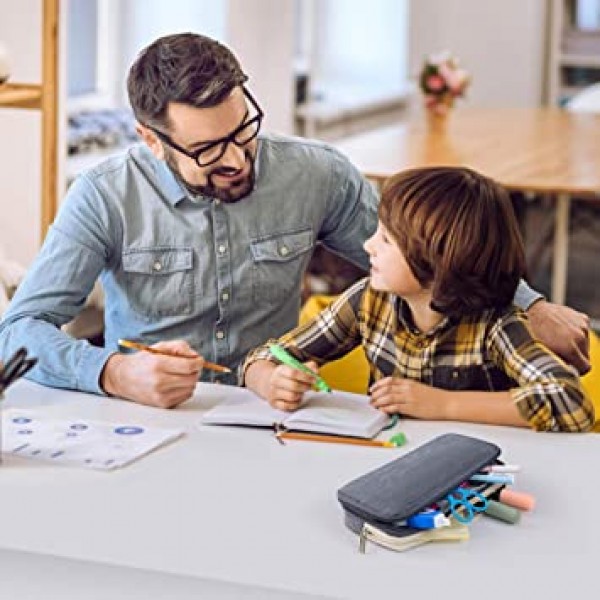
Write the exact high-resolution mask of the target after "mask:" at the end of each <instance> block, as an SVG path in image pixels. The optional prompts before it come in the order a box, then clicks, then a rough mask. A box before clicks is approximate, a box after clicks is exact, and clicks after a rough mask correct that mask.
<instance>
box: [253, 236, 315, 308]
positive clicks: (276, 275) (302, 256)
mask: <svg viewBox="0 0 600 600" xmlns="http://www.w3.org/2000/svg"><path fill="white" fill-rule="evenodd" d="M313 239H314V238H313V232H312V229H310V228H306V229H302V230H298V231H293V232H286V233H278V234H273V235H270V236H268V237H262V238H258V239H254V240H252V241H251V242H250V251H251V252H252V261H253V264H252V294H253V297H254V299H255V300H256V301H258V302H273V303H278V302H281V301H283V300H285V299H286V298H288V297H289V296H290V295H291V294H292V295H293V294H299V293H300V287H301V280H302V275H303V273H304V270H305V269H306V266H307V264H308V260H309V259H310V251H311V250H312V248H313Z"/></svg>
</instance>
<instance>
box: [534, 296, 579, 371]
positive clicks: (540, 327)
mask: <svg viewBox="0 0 600 600" xmlns="http://www.w3.org/2000/svg"><path fill="white" fill-rule="evenodd" d="M527 315H528V316H529V322H530V324H531V330H532V331H533V334H534V335H535V337H536V338H537V339H539V340H540V341H541V342H543V343H544V344H545V345H546V346H548V348H550V350H552V351H553V352H555V353H556V354H558V356H560V357H561V358H562V359H563V360H564V361H566V362H567V363H569V364H571V365H573V366H574V367H575V368H576V369H577V370H578V371H579V373H580V374H581V375H583V374H585V373H587V372H588V371H589V370H590V340H589V337H588V333H589V331H588V330H589V328H590V319H589V317H588V316H587V315H585V314H583V313H580V312H578V311H576V310H573V309H572V308H569V307H568V306H561V305H559V304H552V303H550V302H547V301H546V300H538V301H537V302H535V303H534V304H532V305H531V306H530V307H529V309H528V310H527Z"/></svg>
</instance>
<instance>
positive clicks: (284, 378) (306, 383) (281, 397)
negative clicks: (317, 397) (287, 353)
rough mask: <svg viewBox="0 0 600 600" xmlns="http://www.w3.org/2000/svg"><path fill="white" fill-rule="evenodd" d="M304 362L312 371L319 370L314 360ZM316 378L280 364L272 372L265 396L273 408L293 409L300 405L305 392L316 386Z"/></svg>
mask: <svg viewBox="0 0 600 600" xmlns="http://www.w3.org/2000/svg"><path fill="white" fill-rule="evenodd" d="M304 364H305V365H306V366H307V367H308V368H309V369H311V370H312V371H316V370H317V364H316V363H314V362H307V363H304ZM315 379H316V378H315V377H314V376H313V375H309V374H308V373H304V372H302V371H299V370H298V369H294V368H293V367H288V366H287V365H278V366H277V367H275V368H274V369H273V370H272V372H271V375H270V377H269V379H268V383H267V386H266V390H265V394H264V396H265V398H266V399H267V400H268V402H269V404H270V405H271V406H272V407H273V408H278V409H279V410H287V411H293V410H296V409H297V408H298V407H299V406H300V402H301V401H302V396H303V395H304V392H307V391H308V390H310V389H311V388H312V387H313V386H314V384H315Z"/></svg>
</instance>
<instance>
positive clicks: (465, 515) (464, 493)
mask: <svg viewBox="0 0 600 600" xmlns="http://www.w3.org/2000/svg"><path fill="white" fill-rule="evenodd" d="M446 501H447V502H448V506H449V508H450V512H451V513H452V516H453V517H454V518H455V519H456V520H457V521H458V522H459V523H464V524H465V525H466V524H468V523H470V522H471V521H472V520H473V519H474V518H475V513H480V512H484V511H485V510H486V509H487V507H488V500H487V498H486V497H485V496H484V495H483V494H481V493H480V492H478V491H477V490H474V489H473V488H462V487H460V488H456V489H455V490H454V491H453V492H450V493H449V494H448V495H447V496H446Z"/></svg>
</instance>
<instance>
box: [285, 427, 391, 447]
mask: <svg viewBox="0 0 600 600" xmlns="http://www.w3.org/2000/svg"><path fill="white" fill-rule="evenodd" d="M275 436H276V437H277V438H278V439H284V440H304V441H307V442H327V443H329V444H351V445H354V446H376V447H379V448H396V444H394V443H393V442H386V441H383V440H363V439H361V438H354V437H347V436H343V435H326V434H322V433H302V432H299V431H280V432H278V433H276V434H275Z"/></svg>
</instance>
